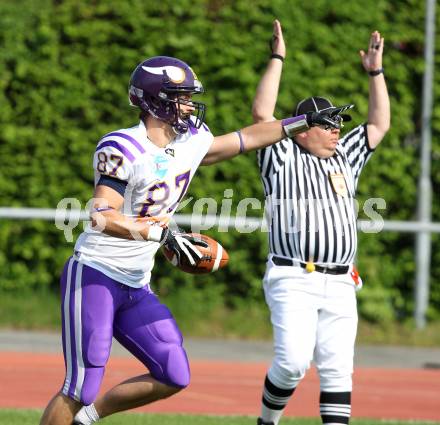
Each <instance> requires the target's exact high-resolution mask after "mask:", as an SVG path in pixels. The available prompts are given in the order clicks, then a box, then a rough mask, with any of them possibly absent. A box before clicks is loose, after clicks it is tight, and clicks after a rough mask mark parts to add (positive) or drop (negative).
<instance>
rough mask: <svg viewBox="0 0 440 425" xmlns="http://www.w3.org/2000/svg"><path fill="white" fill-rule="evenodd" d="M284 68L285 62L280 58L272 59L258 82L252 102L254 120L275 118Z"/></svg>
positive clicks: (260, 120)
mask: <svg viewBox="0 0 440 425" xmlns="http://www.w3.org/2000/svg"><path fill="white" fill-rule="evenodd" d="M282 69H283V62H282V61H281V60H280V59H270V61H269V64H268V66H267V68H266V71H265V73H264V74H263V77H262V78H261V80H260V83H259V84H258V87H257V91H256V94H255V98H254V102H253V104H252V118H253V120H254V122H256V123H258V122H262V121H271V120H272V119H273V115H274V112H275V105H276V102H277V97H278V89H279V85H280V79H281V73H282Z"/></svg>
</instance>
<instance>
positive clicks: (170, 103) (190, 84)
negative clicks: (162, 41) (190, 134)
mask: <svg viewBox="0 0 440 425" xmlns="http://www.w3.org/2000/svg"><path fill="white" fill-rule="evenodd" d="M197 93H203V86H202V84H201V83H200V81H199V80H198V79H197V76H196V74H195V73H194V71H193V70H192V69H191V68H190V67H189V66H188V65H187V64H186V63H185V62H182V61H181V60H179V59H176V58H171V57H168V56H154V57H152V58H150V59H147V60H145V61H143V62H141V63H140V64H139V65H138V66H137V67H136V69H135V70H134V72H133V74H132V75H131V78H130V84H129V86H128V97H129V100H130V105H132V106H137V107H139V108H140V109H141V110H142V111H145V112H148V113H150V114H151V115H153V116H154V117H156V118H158V119H160V120H162V121H165V122H167V123H168V124H170V125H171V126H172V127H173V129H174V130H175V131H176V133H179V134H183V133H185V132H186V131H188V127H189V125H190V117H189V116H183V114H181V113H180V105H181V104H183V103H184V101H183V100H179V98H178V95H179V94H197ZM191 104H192V105H193V106H194V108H195V111H194V112H193V113H194V114H195V116H196V120H195V123H194V125H195V127H196V128H200V126H201V125H202V123H203V120H204V118H205V111H206V107H205V104H204V103H201V102H195V101H193V100H191Z"/></svg>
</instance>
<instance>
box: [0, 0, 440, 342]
mask: <svg viewBox="0 0 440 425" xmlns="http://www.w3.org/2000/svg"><path fill="white" fill-rule="evenodd" d="M274 18H278V19H280V20H281V22H282V24H283V28H284V33H285V39H286V42H287V46H288V56H287V58H286V61H285V67H284V75H283V79H282V84H281V90H280V92H281V94H280V97H279V102H278V106H277V116H278V117H285V116H288V115H290V113H291V108H292V105H293V104H294V103H295V102H296V101H297V100H298V99H301V98H303V97H307V96H309V95H311V94H318V95H324V96H328V97H330V98H332V99H333V100H334V102H335V103H337V104H345V103H349V102H353V103H355V104H356V108H355V109H354V112H353V117H354V123H358V122H360V121H363V120H364V119H365V118H366V114H367V107H368V78H367V77H366V75H365V72H364V71H363V69H362V67H361V64H360V59H359V56H358V51H359V50H360V49H365V48H366V47H367V46H366V43H367V42H368V38H369V34H370V32H371V31H373V30H375V29H378V30H379V31H381V33H382V34H383V36H384V37H385V53H384V67H385V75H386V78H387V83H388V88H389V92H390V96H391V108H392V127H391V130H390V132H389V134H388V135H387V136H386V138H385V140H384V143H383V144H382V146H381V147H380V149H378V152H377V153H376V156H375V158H374V161H371V162H370V163H369V164H368V165H367V167H366V169H365V171H364V174H363V178H362V179H361V181H360V187H359V196H358V199H359V202H360V204H361V205H363V202H364V201H365V200H366V199H368V198H370V197H374V198H383V199H385V200H386V203H387V208H386V210H384V211H381V214H382V215H383V217H384V219H388V220H391V219H392V220H413V219H414V218H415V213H416V203H417V177H418V175H419V143H420V125H421V122H420V117H421V91H422V79H423V71H424V65H423V53H424V51H423V49H424V19H425V10H424V2H420V1H419V0H377V1H374V2H373V1H362V0H352V1H348V2H345V3H344V4H343V5H341V3H340V2H334V1H329V0H314V1H313V2H300V1H297V0H295V1H293V0H292V1H281V0H256V1H253V2H251V3H250V2H249V1H247V0H224V1H221V0H211V1H208V0H193V1H189V0H179V1H175V0H174V1H172V0H161V1H160V2H156V1H153V0H150V1H143V0H127V1H116V0H114V1H112V0H108V1H86V0H81V1H79V0H64V1H55V0H53V1H48V0H21V1H20V2H17V1H11V0H3V1H2V2H1V3H0V28H1V31H0V43H1V46H2V48H1V50H0V88H1V89H0V105H1V114H0V128H1V131H0V158H1V159H2V165H1V167H0V193H1V205H2V206H17V207H19V206H20V207H41V208H55V207H56V205H57V204H58V202H59V201H60V200H61V199H62V198H66V197H70V198H77V199H78V200H79V201H80V202H81V205H82V206H83V207H84V205H85V204H86V202H87V201H88V200H89V199H90V197H91V196H92V184H93V170H92V168H91V156H92V153H93V151H94V147H95V144H96V142H97V140H98V139H99V138H100V137H101V136H102V135H103V134H105V133H107V132H108V131H110V130H113V129H115V128H120V127H126V126H130V125H134V124H135V123H136V122H137V113H136V111H135V110H134V109H132V108H130V107H129V106H128V103H127V82H128V79H129V76H130V73H131V72H132V70H133V68H134V66H135V65H136V64H137V63H138V62H139V61H141V60H142V59H143V58H146V57H149V56H153V55H170V56H176V57H179V58H181V59H182V60H184V61H186V62H188V63H189V64H190V65H191V66H192V67H193V68H194V70H195V72H196V73H197V74H198V76H199V78H200V79H201V81H202V83H203V84H204V87H205V90H206V94H205V95H204V96H203V98H201V99H200V100H203V101H204V102H205V103H206V104H207V106H208V111H207V123H208V125H209V127H210V128H211V130H212V131H213V133H214V134H222V133H224V132H229V131H233V130H235V129H237V128H240V127H242V126H244V125H249V124H251V111H250V109H251V103H252V99H253V96H254V93H255V88H256V85H257V83H258V80H259V77H260V76H261V73H262V71H263V69H264V67H265V65H266V64H267V59H268V38H269V37H270V34H271V29H272V21H273V19H274ZM436 24H437V28H439V27H440V25H439V19H438V14H437V19H436ZM439 48H440V35H439V33H437V36H436V49H437V50H436V53H437V54H436V57H435V58H436V59H435V61H436V66H437V68H438V65H439V57H440V56H439V55H438V50H439ZM439 89H440V76H439V74H438V73H437V74H436V75H435V82H434V111H433V121H432V125H433V137H432V149H433V153H432V160H433V162H432V183H433V189H434V196H433V221H437V222H438V221H440V202H439V198H440V197H439V195H440V167H439V160H440V142H439V132H440V120H439V118H440V106H439V102H438V99H439ZM351 125H354V124H351ZM351 125H350V126H349V125H347V127H346V128H347V130H349V129H350V128H351ZM225 189H232V190H233V196H232V198H231V199H232V215H235V212H236V206H237V204H238V202H239V201H240V200H241V199H243V198H245V197H256V198H258V199H260V200H262V187H261V183H260V179H259V175H258V170H257V166H256V161H255V155H254V154H253V153H251V154H247V155H243V156H241V157H238V158H236V159H234V160H232V161H229V162H227V163H222V164H219V165H217V166H213V167H207V168H201V169H200V170H199V174H198V176H196V178H195V179H194V180H193V182H192V185H191V187H190V190H189V193H188V195H187V198H188V197H193V201H192V202H190V203H189V204H188V206H187V207H186V208H185V209H184V210H183V211H182V212H185V213H190V212H192V207H193V205H194V200H196V199H199V198H202V197H203V198H206V197H212V198H214V199H216V200H217V201H218V204H219V205H220V203H221V201H222V199H223V198H224V191H225ZM218 212H220V210H219V211H218ZM254 214H255V215H261V211H255V212H254ZM359 218H366V217H365V216H363V213H362V211H361V212H360V216H359ZM80 230H81V227H78V229H77V230H76V235H77V234H79V231H80ZM208 234H209V235H211V236H213V237H215V238H217V239H218V240H219V241H220V242H221V243H222V245H223V246H224V247H225V248H226V249H227V250H228V251H229V253H230V254H231V260H230V264H229V266H228V268H227V269H225V270H224V271H222V272H219V273H217V274H214V275H212V276H208V277H194V276H191V275H186V274H182V273H179V272H178V271H177V270H175V269H173V268H172V267H171V266H170V265H169V264H166V262H165V260H164V259H163V257H161V256H158V261H157V265H156V268H155V273H154V281H153V285H154V287H155V289H156V291H157V292H158V293H159V295H160V296H161V297H162V299H163V300H164V301H165V302H167V303H169V304H170V305H171V307H172V309H173V312H174V313H175V314H176V316H177V317H178V319H183V318H184V316H185V311H187V310H188V306H190V308H191V310H192V313H193V315H195V316H198V317H207V318H208V319H209V318H210V317H213V315H215V312H216V311H217V307H219V306H224V305H227V306H228V308H230V309H231V311H232V310H240V309H244V310H245V311H246V312H247V313H246V314H247V318H248V319H249V321H250V323H249V325H250V326H248V327H247V328H251V327H252V325H253V323H252V319H253V315H254V314H256V315H258V314H259V313H256V312H260V311H265V307H264V306H263V297H262V292H261V277H262V276H263V273H264V263H265V256H266V253H267V251H266V250H267V248H266V234H265V233H260V232H252V233H250V234H241V233H239V232H236V231H230V232H222V233H218V232H216V231H215V230H213V231H209V232H208ZM72 247H73V244H72V243H67V242H66V241H65V239H64V235H63V233H62V232H61V231H60V230H58V229H57V228H56V227H55V225H54V223H52V222H44V221H39V220H27V221H12V220H2V221H0V293H3V294H11V293H14V294H23V293H25V291H28V290H34V291H38V290H42V289H49V290H50V291H53V292H54V293H56V292H57V290H58V276H59V272H60V270H61V268H62V265H63V263H64V261H65V260H66V258H67V257H68V256H69V255H70V254H71V250H72ZM358 265H359V270H360V271H361V274H362V275H363V277H364V282H365V283H366V284H365V289H364V290H363V291H361V292H360V293H359V310H360V314H361V317H362V318H363V320H364V321H366V322H371V323H379V324H385V323H388V322H394V321H399V322H405V321H409V320H411V318H412V315H413V307H414V301H413V290H414V273H415V263H414V235H413V234H403V233H391V232H381V233H379V234H364V233H360V234H359V254H358ZM439 281H440V237H439V234H433V246H432V266H431V296H430V304H429V310H428V319H429V321H431V322H432V321H436V320H438V319H439V318H440V285H439V284H438V282H439ZM193 317H194V316H193ZM207 321H208V322H209V320H207ZM188 326H190V325H188ZM243 327H244V328H246V325H245V324H244V326H243ZM184 328H185V326H184ZM211 332H212V334H215V329H212V330H211Z"/></svg>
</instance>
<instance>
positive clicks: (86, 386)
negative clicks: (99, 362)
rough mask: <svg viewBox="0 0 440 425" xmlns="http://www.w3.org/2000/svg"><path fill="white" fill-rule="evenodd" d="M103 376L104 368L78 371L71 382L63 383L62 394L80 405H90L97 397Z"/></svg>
mask: <svg viewBox="0 0 440 425" xmlns="http://www.w3.org/2000/svg"><path fill="white" fill-rule="evenodd" d="M103 376H104V367H92V368H90V367H88V368H84V369H82V370H78V373H76V374H75V376H74V379H73V380H72V381H71V380H69V379H68V378H67V377H66V379H65V381H64V386H63V390H62V392H63V394H64V395H65V396H67V397H69V398H71V399H72V400H75V401H79V402H80V403H81V404H84V405H89V404H92V403H93V402H94V401H95V400H96V397H97V395H98V392H99V389H100V387H101V382H102V378H103Z"/></svg>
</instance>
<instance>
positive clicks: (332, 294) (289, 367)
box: [263, 257, 358, 392]
mask: <svg viewBox="0 0 440 425" xmlns="http://www.w3.org/2000/svg"><path fill="white" fill-rule="evenodd" d="M263 283H264V293H265V297H266V302H267V304H268V306H269V308H270V312H271V322H272V326H273V337H274V358H273V362H272V365H271V367H270V369H269V371H268V377H269V379H270V381H271V382H272V383H273V384H274V385H276V386H277V387H279V388H284V389H290V388H294V387H296V386H297V385H298V383H299V381H300V380H301V379H302V378H303V377H304V375H305V373H306V370H307V369H308V368H309V367H310V363H311V361H312V360H313V361H314V363H315V365H316V368H317V370H318V373H319V378H320V387H321V391H327V392H345V391H351V390H352V373H353V356H354V343H355V339H356V330H357V321H358V316H357V306H356V294H355V292H356V291H355V284H354V281H353V279H352V278H351V274H350V271H349V272H348V273H347V274H344V275H330V274H323V273H318V272H312V273H309V272H307V271H306V270H304V269H303V268H301V267H292V266H277V265H275V264H274V263H273V262H272V260H271V258H270V257H269V260H268V263H267V270H266V274H265V276H264V282H263Z"/></svg>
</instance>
